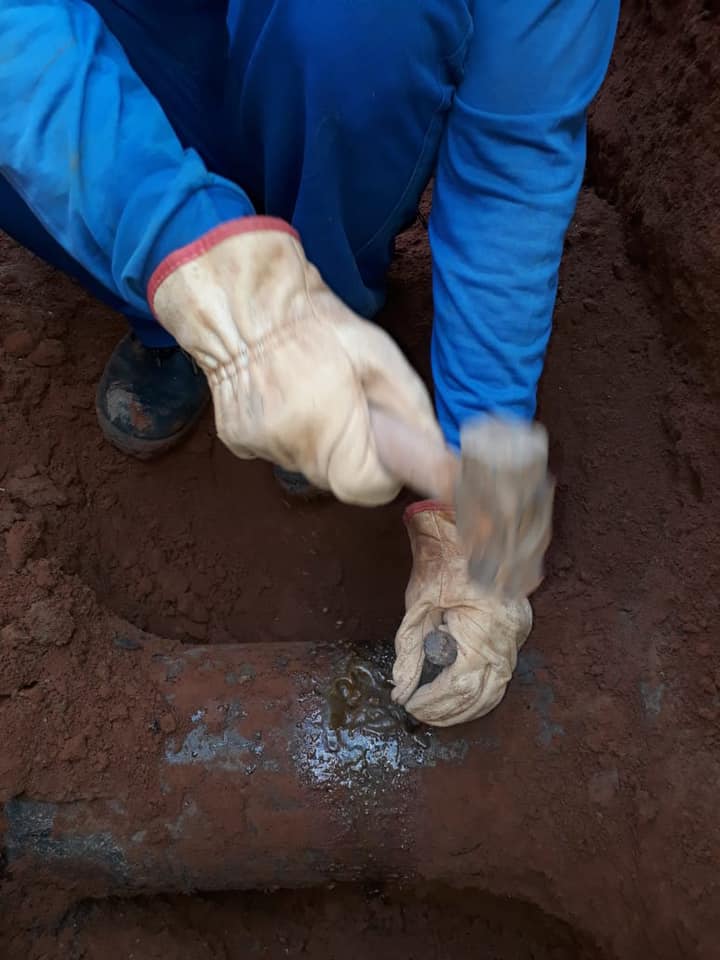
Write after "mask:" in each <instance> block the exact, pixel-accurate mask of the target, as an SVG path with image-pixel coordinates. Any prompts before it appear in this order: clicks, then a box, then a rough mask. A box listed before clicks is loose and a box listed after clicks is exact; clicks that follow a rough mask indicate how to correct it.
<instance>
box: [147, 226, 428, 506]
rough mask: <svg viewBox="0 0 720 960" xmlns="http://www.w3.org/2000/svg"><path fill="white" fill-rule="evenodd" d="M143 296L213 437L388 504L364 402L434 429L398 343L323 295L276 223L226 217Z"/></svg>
mask: <svg viewBox="0 0 720 960" xmlns="http://www.w3.org/2000/svg"><path fill="white" fill-rule="evenodd" d="M148 300H149V302H150V305H151V307H152V309H153V311H154V313H155V315H156V317H157V319H158V320H159V322H160V323H161V324H162V325H163V326H164V327H165V328H166V329H167V330H169V331H170V333H172V334H173V336H174V337H175V339H176V340H177V342H178V343H179V344H180V346H182V347H183V349H185V350H186V351H187V352H188V353H189V354H190V355H191V356H192V357H193V358H194V359H195V360H196V362H197V363H198V364H199V366H200V367H201V368H202V370H203V371H204V372H205V374H206V376H207V379H208V383H209V385H210V390H211V392H212V397H213V403H214V407H215V420H216V426H217V432H218V435H219V437H220V439H221V440H222V441H223V442H224V443H225V444H226V445H227V446H228V447H229V448H230V450H232V452H233V453H234V454H236V455H237V456H238V457H243V458H248V459H249V458H253V457H262V458H264V459H266V460H270V461H272V462H274V463H277V464H279V465H280V466H281V467H284V468H285V469H286V470H292V471H299V472H302V473H304V474H305V476H306V477H307V478H308V479H309V480H310V481H311V482H312V483H314V484H315V485H316V486H318V487H320V488H322V489H325V490H331V491H332V492H333V493H334V494H335V496H337V497H338V498H339V499H340V500H344V501H346V502H348V503H357V504H364V505H368V506H370V505H374V504H380V503H386V502H388V501H390V500H392V499H393V498H394V497H395V496H396V495H397V493H398V491H399V488H400V482H399V481H398V480H397V479H396V478H395V477H392V476H390V475H389V474H388V473H387V471H386V470H385V469H384V468H383V466H382V464H381V463H380V461H379V459H378V456H377V452H376V448H375V443H374V440H373V435H372V431H371V429H370V425H369V421H368V405H369V404H375V405H377V406H378V407H380V408H381V409H386V410H388V411H390V412H391V413H395V414H397V416H399V417H401V418H403V419H404V420H405V422H407V423H408V424H410V425H413V426H416V427H417V428H418V429H420V430H422V431H425V432H427V433H428V434H429V435H430V436H433V437H437V436H438V435H439V427H438V425H437V422H436V420H435V417H434V414H433V410H432V405H431V403H430V399H429V397H428V394H427V391H426V390H425V387H424V386H423V384H422V382H421V380H420V378H419V377H418V376H417V374H415V372H414V371H413V370H412V368H411V367H410V366H409V364H408V363H407V361H406V360H405V358H404V357H403V355H402V353H401V352H400V350H399V349H398V347H397V346H396V345H395V343H394V342H393V341H392V340H391V338H390V337H389V336H388V335H387V334H386V333H385V332H384V331H383V330H381V329H380V328H379V327H377V326H376V325H374V324H372V323H368V322H367V321H365V320H362V319H361V318H360V317H358V316H356V315H355V314H354V313H353V312H352V311H351V310H349V309H348V308H347V307H346V306H345V305H344V304H343V303H342V302H341V301H340V300H339V299H338V297H336V296H335V295H334V294H333V293H332V291H331V290H330V289H329V288H328V286H327V285H326V284H325V283H324V282H323V280H322V278H321V276H320V274H319V272H318V271H317V270H316V269H315V267H313V266H312V265H311V264H310V263H308V261H307V259H306V258H305V254H304V252H303V249H302V246H301V245H300V241H299V238H298V236H297V234H296V233H295V231H294V230H293V229H292V227H290V226H289V225H288V224H286V223H285V222H284V221H282V220H275V219H272V218H268V217H248V218H245V219H242V220H234V221H230V222H229V223H225V224H222V225H221V226H220V227H217V228H216V229H215V230H212V231H210V233H208V234H206V235H205V236H204V237H201V239H200V240H199V241H197V242H195V243H193V244H190V245H189V246H188V247H184V248H182V249H181V250H178V251H176V252H175V253H173V254H171V255H170V256H169V257H168V258H166V259H165V260H164V261H163V262H162V263H161V264H160V266H159V267H158V268H157V270H156V271H155V273H154V274H153V276H152V278H151V280H150V283H149V285H148Z"/></svg>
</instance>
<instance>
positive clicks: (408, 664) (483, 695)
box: [393, 501, 532, 727]
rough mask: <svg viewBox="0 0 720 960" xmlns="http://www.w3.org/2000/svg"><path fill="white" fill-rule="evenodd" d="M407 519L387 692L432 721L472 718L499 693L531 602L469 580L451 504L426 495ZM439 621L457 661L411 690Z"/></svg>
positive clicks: (527, 623) (527, 624)
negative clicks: (502, 596) (408, 562)
mask: <svg viewBox="0 0 720 960" xmlns="http://www.w3.org/2000/svg"><path fill="white" fill-rule="evenodd" d="M405 523H406V525H407V528H408V532H409V534H410V545H411V547H412V554H413V568H412V574H411V576H410V582H409V584H408V588H407V592H406V594H405V607H406V610H407V613H406V614H405V618H404V619H403V622H402V624H401V625H400V629H399V630H398V633H397V636H396V637H395V652H396V660H395V666H394V668H393V682H394V683H395V689H394V691H393V699H394V700H395V701H396V702H398V703H401V704H403V705H404V706H405V708H406V710H407V711H408V712H409V713H411V714H412V715H413V716H414V717H416V718H417V719H418V720H421V721H423V722H424V723H429V724H433V725H434V726H438V727H448V726H451V725H452V724H456V723H464V722H465V721H466V720H474V719H475V718H476V717H482V716H483V715H484V714H486V713H489V712H490V711H491V710H492V709H493V708H494V707H496V706H497V705H498V704H499V703H500V701H501V700H502V698H503V695H504V693H505V688H506V687H507V685H508V683H509V681H510V678H511V677H512V674H513V670H514V669H515V665H516V663H517V654H518V650H519V649H520V647H521V646H522V645H523V643H524V642H525V640H526V639H527V636H528V634H529V633H530V628H531V627H532V609H531V607H530V603H529V602H528V601H527V600H519V601H512V602H504V601H502V600H499V599H497V598H495V597H492V596H489V595H488V594H487V593H485V592H483V591H482V590H480V589H479V588H478V587H477V586H475V585H474V584H473V583H472V582H471V581H470V580H468V577H467V573H466V569H467V561H466V559H465V557H464V555H463V553H462V551H461V548H460V544H459V542H458V536H457V531H456V529H455V518H454V515H453V511H452V510H450V509H448V508H447V507H443V506H442V505H441V504H438V503H435V502H433V501H424V502H422V503H417V504H414V505H413V506H411V507H409V508H408V510H407V511H406V512H405ZM441 624H442V625H443V626H445V627H446V628H447V630H448V631H449V632H450V633H451V634H452V636H453V637H454V638H455V641H456V643H457V649H458V655H457V660H456V661H455V663H453V664H452V666H449V667H446V668H445V669H444V670H443V671H442V673H441V674H440V676H439V677H437V679H436V680H434V681H433V682H432V683H428V684H427V685H425V686H422V687H420V688H419V689H417V685H418V681H419V680H420V674H421V672H422V667H423V659H424V651H423V642H424V639H425V637H426V635H427V634H428V633H429V632H430V631H431V630H433V629H434V628H437V627H438V626H440V625H441Z"/></svg>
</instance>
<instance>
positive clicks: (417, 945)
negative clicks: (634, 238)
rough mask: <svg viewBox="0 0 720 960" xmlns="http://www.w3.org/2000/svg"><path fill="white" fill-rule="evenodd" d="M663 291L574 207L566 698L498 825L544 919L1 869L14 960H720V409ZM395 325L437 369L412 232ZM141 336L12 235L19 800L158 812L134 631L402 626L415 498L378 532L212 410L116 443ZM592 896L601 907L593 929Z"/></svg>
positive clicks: (237, 635) (0, 920)
mask: <svg viewBox="0 0 720 960" xmlns="http://www.w3.org/2000/svg"><path fill="white" fill-rule="evenodd" d="M644 270H645V267H644V266H643V265H642V264H637V263H635V264H633V263H631V262H630V261H629V260H628V258H627V256H626V253H625V234H624V230H623V224H622V220H621V217H620V215H619V213H618V211H617V210H615V209H614V208H613V207H612V206H610V205H608V203H607V202H605V201H604V200H601V199H599V198H598V197H597V196H596V195H595V194H594V193H593V192H592V191H591V190H589V189H588V190H586V191H585V192H584V193H583V195H582V197H581V201H580V204H579V209H578V213H577V216H576V219H575V222H574V224H573V226H572V228H571V230H570V232H569V235H568V240H567V250H566V256H565V261H564V266H563V273H562V281H561V287H560V291H559V295H558V304H557V310H556V320H555V332H554V337H553V341H552V346H551V350H550V355H549V358H548V363H547V367H546V373H545V376H544V379H543V383H542V388H541V392H540V410H539V416H540V418H541V419H542V420H543V421H544V422H545V423H546V424H547V426H548V428H549V430H550V434H551V438H552V461H553V469H554V471H555V473H556V475H557V479H558V495H557V512H556V528H555V537H554V541H553V544H552V547H551V551H550V556H549V562H548V570H547V574H548V575H547V579H546V582H545V583H544V585H543V587H542V588H541V590H540V591H539V592H538V594H537V595H536V597H535V598H534V609H535V618H536V625H535V629H534V632H533V634H532V635H531V638H530V640H529V641H528V646H527V647H526V656H530V655H535V656H537V657H539V658H541V660H538V661H537V662H540V663H541V664H542V668H541V669H538V670H536V674H543V676H544V680H545V681H547V682H545V685H544V686H543V687H542V690H543V691H545V692H543V693H542V696H540V695H538V696H539V698H540V699H541V700H542V703H540V699H539V700H538V703H539V706H538V720H537V724H538V726H537V731H536V732H535V734H534V735H533V737H531V738H529V739H528V758H529V760H528V763H527V764H526V765H522V764H518V765H517V780H516V783H517V790H516V791H513V792H511V793H508V795H507V796H506V797H504V798H503V799H502V803H501V806H508V805H509V806H511V807H512V806H513V805H518V804H523V803H527V804H529V805H530V808H529V812H528V823H530V824H531V829H532V830H536V835H535V836H536V841H534V850H535V860H534V862H533V864H532V871H533V874H534V877H535V878H536V881H535V887H536V888H537V889H538V890H542V889H545V887H546V888H547V891H548V892H547V898H546V903H545V904H544V905H543V907H542V909H541V906H538V905H537V904H535V905H533V904H530V903H526V902H525V901H524V899H522V898H518V899H514V898H513V895H512V893H513V892H512V891H506V895H505V896H503V897H491V896H489V895H486V894H483V893H482V892H478V891H470V892H468V891H465V892H454V893H453V892H452V891H450V890H448V889H446V888H432V887H427V888H418V889H415V888H413V887H412V886H406V887H403V888H396V887H387V888H386V887H383V886H382V885H381V884H375V885H370V886H365V887H357V886H349V887H344V886H341V885H338V886H336V887H334V888H329V887H323V888H322V889H318V890H314V891H310V892H275V893H270V892H268V893H265V894H262V893H253V894H223V895H222V896H220V895H212V894H211V893H205V894H198V895H197V896H195V897H184V898H180V897H175V898H174V897H162V898H161V897H155V898H152V897H150V898H146V899H143V900H134V901H122V900H109V899H102V894H103V890H102V888H101V887H98V890H97V896H98V898H100V899H97V900H93V899H90V900H85V901H84V902H83V903H80V904H77V903H71V902H70V903H69V902H67V897H64V895H63V891H62V890H59V889H58V885H57V883H56V882H55V883H54V884H48V883H40V882H38V884H37V885H36V886H34V885H33V883H32V881H31V880H28V878H27V877H23V879H22V882H20V881H19V880H18V878H17V877H16V876H15V875H14V872H13V870H12V869H11V867H7V866H6V869H5V870H4V872H2V871H0V883H2V888H1V890H0V893H1V894H2V902H3V903H4V905H5V906H4V908H3V909H2V910H0V954H2V956H3V957H4V958H7V960H21V958H22V960H29V958H38V960H39V958H41V957H53V958H59V960H65V958H68V960H70V958H73V960H74V958H95V957H97V958H100V957H102V958H114V957H118V958H120V957H122V958H130V957H132V958H134V960H150V958H154V957H162V958H163V960H175V958H177V960H180V958H184V960H196V958H198V960H200V958H203V960H204V958H225V957H234V956H248V957H254V956H257V957H267V958H275V957H278V958H279V957H287V956H290V957H292V956H310V957H317V958H320V960H325V958H335V957H346V958H348V960H354V958H356V957H357V958H358V960H359V958H361V957H367V956H376V957H377V958H378V960H382V958H384V957H388V958H389V957H391V956H392V957H398V956H402V957H407V958H410V957H412V958H415V960H430V958H441V957H442V958H446V957H447V958H471V957H472V958H480V960H484V958H488V960H490V958H498V960H499V958H502V960H530V958H535V960H545V958H547V960H550V958H553V960H565V958H567V960H570V958H576V957H589V958H595V957H600V956H605V957H608V958H609V957H613V956H616V957H621V958H623V960H624V958H627V960H634V957H636V956H639V955H641V954H640V953H639V952H638V951H642V955H649V956H654V957H657V958H665V957H667V958H670V957H672V958H675V960H679V958H683V957H688V958H689V957H708V958H709V957H710V956H712V955H713V954H712V952H711V951H712V949H714V946H715V945H716V944H717V939H716V937H717V934H718V929H717V925H718V920H717V917H718V913H719V911H718V910H717V904H718V898H719V897H720V887H718V880H717V862H718V856H720V838H719V836H718V817H717V803H716V791H717V783H718V782H719V781H718V778H719V777H720V734H719V733H718V730H719V729H720V728H719V727H718V720H719V719H720V661H719V659H718V655H717V648H716V643H715V633H716V629H715V624H716V623H717V621H718V607H719V606H720V599H719V597H718V593H717V589H716V584H717V574H718V571H719V569H720V539H719V538H718V522H717V516H718V512H717V511H718V493H717V477H718V476H720V462H719V451H718V445H717V437H718V436H719V435H720V433H719V432H718V431H719V430H720V405H718V403H717V399H716V398H715V397H714V396H713V395H712V393H711V392H710V391H709V389H708V388H707V386H706V384H705V381H704V379H703V376H702V373H701V368H700V367H699V366H698V365H697V364H696V360H695V359H694V357H693V350H691V349H689V346H688V344H687V342H686V338H684V337H683V338H680V337H678V335H677V331H676V328H675V326H674V324H673V323H670V322H668V314H667V312H666V309H665V306H664V305H663V303H662V301H661V300H658V299H657V296H656V293H657V291H655V293H653V292H651V291H649V290H648V288H647V284H646V279H647V278H646V275H645V273H644ZM381 321H382V322H383V323H385V324H386V325H387V327H388V329H390V331H391V332H392V333H393V335H394V336H395V337H396V338H397V339H398V341H399V342H400V343H401V345H402V346H403V348H404V349H405V350H406V351H407V352H408V353H409V354H410V356H411V357H412V358H413V361H414V362H415V364H416V365H417V366H418V367H419V368H420V369H421V371H423V372H424V373H425V374H427V371H428V357H427V354H428V336H429V330H430V322H431V291H430V264H429V254H428V248H427V236H426V233H425V231H424V229H423V227H422V225H421V224H418V225H417V226H416V227H414V228H413V229H412V230H410V231H409V232H408V233H406V234H405V235H404V236H403V237H402V238H401V239H400V242H399V245H398V255H397V259H396V263H395V266H394V269H393V275H392V280H391V291H390V299H389V304H388V307H387V309H386V311H385V313H384V315H383V316H382V317H381ZM123 332H124V327H123V323H122V320H121V319H119V318H118V317H116V316H113V315H111V314H110V313H109V312H108V310H107V309H106V308H105V307H103V306H102V305H101V304H99V303H97V302H95V301H93V300H92V299H90V298H89V297H87V296H86V295H85V294H84V293H83V291H82V290H80V289H79V288H78V287H76V286H75V285H73V283H71V282H70V281H69V280H67V279H66V278H64V277H63V276H60V275H59V274H57V273H55V272H53V271H52V270H50V269H49V268H47V267H46V266H45V265H43V264H42V263H40V262H39V261H37V260H36V259H34V258H33V257H32V256H30V255H29V254H28V253H27V252H25V251H23V250H21V249H19V248H18V247H17V246H15V245H14V244H13V243H12V242H11V241H10V240H9V239H7V238H5V237H0V345H1V350H0V401H1V403H2V406H1V408H0V418H1V422H2V429H1V430H0V631H1V632H0V731H1V732H2V737H3V747H2V753H1V755H0V801H2V802H6V801H8V800H11V799H12V798H14V797H18V796H23V795H30V796H32V797H34V798H37V799H41V800H52V801H53V802H58V803H62V802H65V801H72V800H75V799H77V798H81V799H83V800H88V799H89V800H92V798H93V797H96V796H97V797H104V798H107V797H110V796H113V795H114V793H117V794H123V793H126V792H127V790H128V783H129V782H130V783H131V784H132V791H133V794H134V799H135V800H136V802H138V803H140V804H147V806H148V808H151V807H152V804H153V797H152V795H151V794H150V787H149V786H148V785H149V784H151V783H152V777H151V776H150V774H149V773H148V771H149V770H150V767H151V765H152V763H153V762H154V758H155V757H156V752H157V748H156V746H155V745H154V741H153V725H154V724H155V725H156V724H157V722H158V721H157V716H158V714H157V710H156V708H157V703H156V694H155V693H154V692H153V690H151V689H149V688H147V689H146V688H144V687H143V681H142V679H141V678H139V677H138V676H137V675H135V673H134V671H133V669H132V665H131V661H130V660H127V662H126V661H124V660H122V659H118V658H117V657H114V654H116V653H117V648H118V644H120V645H121V646H122V645H123V644H126V645H130V646H132V643H133V641H132V636H133V634H132V630H133V628H135V629H138V630H142V631H144V632H145V633H147V634H154V635H157V636H158V637H162V638H166V639H169V640H171V641H174V642H176V643H179V644H182V643H208V644H227V643H244V642H249V641H252V642H256V641H261V642H274V641H280V642H285V643H287V642H288V641H293V640H296V639H298V640H312V641H314V642H316V643H317V644H321V645H322V644H325V643H331V642H336V641H338V640H340V641H342V642H343V643H349V644H351V645H353V646H354V647H355V648H356V649H358V648H359V649H362V648H363V647H374V648H387V647H389V645H391V643H392V637H393V634H394V631H395V628H396V626H397V624H398V621H399V618H400V617H401V615H402V610H403V592H404V588H405V582H406V579H407V576H408V572H409V562H410V558H409V550H408V546H407V542H406V537H405V533H404V530H403V527H402V521H401V516H402V507H403V504H404V503H406V502H409V500H410V496H409V495H403V497H401V498H400V500H399V501H397V502H396V503H394V504H392V505H390V506H387V507H385V508H382V509H377V510H361V509H356V508H350V507H346V506H343V505H340V504H337V503H335V502H333V501H331V500H327V501H325V500H321V501H314V502H300V503H298V502H291V501H290V500H288V499H287V498H286V497H285V496H284V495H283V493H282V492H281V491H280V490H279V489H278V488H277V486H276V485H275V484H274V481H273V478H272V473H271V469H270V467H269V466H268V465H266V464H263V463H250V464H249V463H245V462H240V461H237V460H234V459H233V458H232V457H231V456H230V455H229V454H228V453H227V452H226V451H225V450H224V449H223V447H222V446H221V444H220V443H219V441H218V440H217V439H216V438H215V437H214V434H213V425H212V418H211V415H208V416H207V417H206V419H205V420H204V421H203V423H202V424H201V426H200V428H199V429H198V430H197V432H196V433H195V435H194V436H193V437H192V438H191V439H190V440H189V441H188V442H187V443H186V444H185V445H184V446H183V447H182V448H181V449H179V450H177V451H175V452H173V453H171V454H170V455H168V456H166V457H165V458H163V459H162V460H160V461H157V462H153V463H139V462H135V461H132V460H128V459H126V458H125V457H123V456H122V455H120V454H119V453H117V452H116V451H114V450H113V449H112V448H111V447H109V446H108V445H107V444H106V443H105V442H104V441H103V439H102V437H101V435H100V432H99V429H98V427H97V424H96V420H95V413H94V389H95V384H96V381H97V379H98V377H99V375H100V372H101V370H102V367H103V364H104V362H105V360H106V358H107V356H108V354H109V353H110V351H111V350H112V348H113V346H114V344H115V343H116V341H117V340H118V338H119V337H120V336H121V335H122V334H123ZM706 359H707V358H705V360H706ZM718 359H719V358H717V357H716V358H714V360H715V362H717V361H718ZM526 662H527V661H526ZM528 676H529V674H528V672H527V669H526V670H525V678H526V679H527V677H528ZM519 682H520V681H519ZM528 682H534V681H533V679H532V676H531V678H530V680H529V681H528ZM508 701H509V703H510V706H509V707H508V708H507V709H508V710H509V711H512V709H513V707H512V704H513V703H514V702H515V701H514V700H513V691H512V690H511V693H510V695H509V698H508ZM501 709H503V710H505V709H506V707H505V705H504V706H503V707H502V708H501ZM129 715H130V716H131V717H132V719H133V727H132V729H133V731H134V733H133V738H132V740H129V739H128V732H127V731H128V725H127V723H126V720H127V718H128V716H129ZM483 722H484V721H480V723H481V724H482V723H483ZM507 722H512V713H511V712H509V713H508V714H507ZM160 723H161V724H162V723H165V719H164V718H163V717H162V716H160ZM167 723H168V724H172V720H171V719H170V720H168V721H167ZM163 729H165V728H164V727H163ZM137 731H146V732H144V733H141V734H138V733H137ZM544 750H545V751H550V753H549V754H548V756H550V755H551V756H552V758H553V763H554V764H555V765H556V767H557V765H558V764H559V763H561V764H562V770H563V779H562V781H558V779H557V777H554V776H549V775H548V772H547V771H548V769H549V768H546V767H544V766H543V763H544V761H543V759H542V758H543V756H544V754H543V753H542V751H544ZM538 757H539V758H540V759H539V760H538ZM530 758H532V761H531V760H530ZM558 758H560V759H558ZM447 789H448V790H449V791H452V771H449V773H448V782H447ZM1 809H2V808H1V807H0V810H1ZM546 817H552V818H554V820H555V821H557V820H558V819H560V820H562V822H563V830H564V832H565V835H566V836H567V849H566V850H563V851H561V852H560V853H561V854H562V856H561V857H560V856H559V853H558V850H557V849H555V848H553V849H546V850H545V849H544V848H543V826H542V824H543V821H544V819H545V818H546ZM533 824H534V825H533ZM1 826H2V815H1V814H0V827H1ZM489 836H490V840H489V841H487V842H489V843H490V844H491V843H492V829H490V830H489ZM583 838H585V839H583ZM588 838H590V839H588ZM497 856H498V857H502V856H503V851H502V850H498V851H497ZM559 863H561V864H562V868H561V869H560V868H559V867H558V864H559ZM590 863H592V864H593V869H592V878H593V879H592V889H590V887H589V884H590V881H589V880H587V877H588V876H589V873H588V871H587V870H586V865H587V864H590ZM379 880H382V878H379ZM585 883H587V884H588V889H587V898H588V899H589V900H591V901H592V902H593V903H596V904H597V905H598V908H597V909H596V910H594V911H587V912H586V913H585V914H584V918H583V920H582V923H581V925H580V926H578V925H577V916H578V911H577V910H575V908H574V907H572V906H571V904H573V903H575V902H577V901H578V900H582V898H583V897H584V896H585V889H584V886H583V885H584V884H585ZM470 885H472V884H470ZM619 891H621V892H622V893H621V894H620V893H619ZM605 892H606V893H607V898H606V899H607V904H608V906H607V912H606V913H604V911H603V910H601V909H600V904H602V903H603V902H604V900H605ZM54 904H55V905H58V904H59V905H61V907H60V906H58V907H57V909H53V905H54ZM548 905H551V907H552V910H551V911H548V910H547V909H546V908H547V907H548ZM625 910H626V911H627V912H626V913H624V911H625ZM550 913H552V914H553V916H551V915H550ZM588 918H590V919H588ZM595 944H597V945H599V946H598V947H597V949H596V947H595V946H594V945H595ZM600 948H602V953H601V952H599V951H600Z"/></svg>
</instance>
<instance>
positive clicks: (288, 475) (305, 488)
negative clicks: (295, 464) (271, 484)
mask: <svg viewBox="0 0 720 960" xmlns="http://www.w3.org/2000/svg"><path fill="white" fill-rule="evenodd" d="M273 473H274V475H275V479H276V480H277V482H278V483H279V484H280V486H281V487H282V489H283V490H284V491H285V493H286V494H287V495H288V496H289V497H293V498H294V499H296V500H315V499H317V498H318V497H329V496H330V494H329V493H328V491H327V490H321V489H320V488H319V487H316V486H315V484H314V483H311V482H310V481H309V480H308V478H307V477H306V476H305V474H304V473H295V472H293V471H292V470H286V469H285V468H284V467H279V466H278V465H277V464H275V465H274V466H273Z"/></svg>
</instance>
